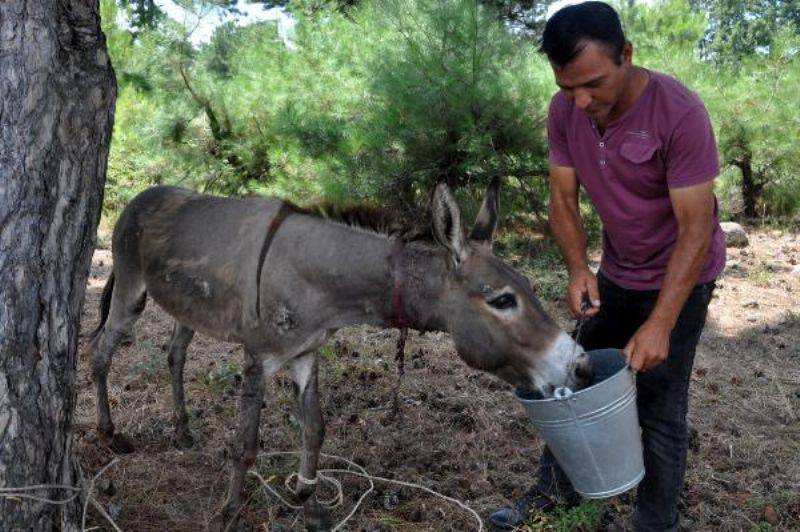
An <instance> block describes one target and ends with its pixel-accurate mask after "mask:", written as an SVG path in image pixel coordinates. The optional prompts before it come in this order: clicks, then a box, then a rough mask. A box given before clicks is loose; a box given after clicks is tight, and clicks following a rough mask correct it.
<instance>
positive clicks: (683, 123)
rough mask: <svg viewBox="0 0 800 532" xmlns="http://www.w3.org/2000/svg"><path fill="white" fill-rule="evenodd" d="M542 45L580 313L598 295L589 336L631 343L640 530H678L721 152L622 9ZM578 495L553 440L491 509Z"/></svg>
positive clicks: (690, 96) (561, 233) (554, 222)
mask: <svg viewBox="0 0 800 532" xmlns="http://www.w3.org/2000/svg"><path fill="white" fill-rule="evenodd" d="M542 49H543V51H544V53H545V54H546V55H547V57H548V59H549V60H550V64H551V66H552V68H553V72H554V74H555V79H556V83H557V84H558V86H559V87H560V88H561V90H560V91H559V92H558V93H557V94H556V95H555V96H554V97H553V99H552V101H551V104H550V111H549V117H548V139H549V144H550V226H551V228H552V231H553V234H554V235H555V238H556V241H557V242H558V245H559V248H560V249H561V252H562V254H563V256H564V260H565V262H566V265H567V268H568V270H569V285H568V288H567V303H568V305H569V309H570V311H571V313H572V315H573V316H574V317H576V318H577V317H579V316H580V315H581V302H582V301H583V300H584V299H588V300H589V302H590V303H591V305H590V306H589V308H588V310H586V312H585V316H586V317H588V318H590V319H589V320H588V321H587V322H586V323H585V325H584V326H583V332H582V333H581V338H580V339H579V340H580V342H581V343H582V344H583V346H584V348H585V349H587V350H591V349H598V348H606V347H616V348H619V349H624V351H625V355H626V357H627V358H628V361H629V363H630V365H631V367H632V368H633V370H634V371H636V372H637V376H636V380H637V388H638V397H637V406H638V411H639V421H640V423H641V426H642V441H643V444H644V462H645V477H644V480H643V481H642V482H641V483H640V484H639V487H638V493H637V497H636V508H635V512H634V517H633V521H634V527H635V529H636V530H637V531H651V530H653V531H655V530H658V531H665V530H670V531H672V530H678V520H679V517H678V498H679V495H680V492H681V487H682V485H683V476H684V472H685V469H686V451H687V446H688V436H687V426H686V413H687V408H688V389H689V379H690V376H691V370H692V363H693V360H694V354H695V347H696V345H697V341H698V339H699V337H700V333H701V332H702V329H703V326H704V324H705V319H706V311H707V308H708V304H709V301H710V299H711V292H712V290H713V288H714V279H715V278H716V277H717V275H718V274H719V273H720V272H721V271H722V269H723V267H724V265H725V241H724V235H723V233H722V231H721V229H720V227H719V222H718V216H717V205H716V199H715V197H714V192H713V186H714V178H715V177H716V175H717V174H718V171H719V167H718V156H717V148H716V143H715V140H714V134H713V131H712V128H711V124H710V121H709V118H708V113H707V112H706V109H705V107H704V105H703V103H702V102H701V101H700V99H699V98H698V97H697V96H696V95H695V94H694V93H692V92H691V91H689V90H688V89H686V88H685V87H684V86H683V85H681V84H680V83H679V82H678V81H676V80H675V79H673V78H671V77H669V76H666V75H664V74H660V73H657V72H653V71H649V70H646V69H644V68H642V67H638V66H634V65H633V64H632V62H631V60H632V56H633V46H632V45H631V43H630V42H628V41H626V40H625V36H624V34H623V32H622V27H621V25H620V21H619V17H618V16H617V13H616V12H615V11H614V10H613V9H612V8H611V7H609V6H608V5H606V4H604V3H602V2H586V3H583V4H579V5H574V6H570V7H566V8H564V9H562V10H560V11H559V12H557V13H556V14H555V15H553V17H551V18H550V20H549V21H548V22H547V25H546V27H545V30H544V35H543V38H542ZM579 185H580V186H583V187H584V189H585V190H586V193H587V195H588V197H589V199H590V200H591V202H592V204H593V205H594V207H595V209H596V211H597V213H598V215H599V216H600V219H601V221H602V222H603V258H602V261H601V265H600V271H599V273H598V274H597V276H595V275H594V274H593V273H592V271H591V270H590V269H589V266H588V261H587V258H586V236H585V233H584V230H583V227H582V224H581V218H580V212H579V208H578V187H579ZM577 500H578V497H577V494H576V493H575V492H574V490H573V489H572V486H571V485H570V484H569V481H568V480H567V479H566V477H565V476H564V474H563V472H562V471H561V469H560V467H559V466H558V464H557V463H556V461H555V459H554V458H553V455H552V454H551V453H550V452H549V450H548V449H545V451H544V453H543V454H542V457H541V461H540V464H539V471H538V479H537V482H536V485H535V486H534V487H533V488H532V489H530V490H529V491H528V492H527V493H526V494H525V495H524V496H523V497H522V498H521V499H520V500H518V501H517V502H516V503H515V504H514V505H513V506H512V507H508V508H503V509H501V510H498V511H497V512H495V513H494V514H492V515H491V517H490V521H491V522H492V523H493V524H495V525H496V526H499V527H501V528H513V527H515V526H517V525H519V524H521V523H522V522H524V520H525V519H526V518H527V517H528V515H529V514H530V513H531V512H533V511H547V510H549V509H551V508H552V507H553V506H554V505H555V504H556V503H558V502H561V503H567V504H574V503H576V502H577Z"/></svg>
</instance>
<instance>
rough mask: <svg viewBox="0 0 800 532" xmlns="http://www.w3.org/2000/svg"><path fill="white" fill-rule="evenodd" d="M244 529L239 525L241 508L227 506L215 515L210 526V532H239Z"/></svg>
mask: <svg viewBox="0 0 800 532" xmlns="http://www.w3.org/2000/svg"><path fill="white" fill-rule="evenodd" d="M242 529H243V527H242V526H241V525H240V524H239V508H238V507H234V506H229V505H225V507H224V508H223V509H222V510H221V511H220V512H218V513H217V514H215V515H214V517H213V518H212V519H211V522H210V523H209V524H208V530H209V531H210V532H239V531H240V530H242Z"/></svg>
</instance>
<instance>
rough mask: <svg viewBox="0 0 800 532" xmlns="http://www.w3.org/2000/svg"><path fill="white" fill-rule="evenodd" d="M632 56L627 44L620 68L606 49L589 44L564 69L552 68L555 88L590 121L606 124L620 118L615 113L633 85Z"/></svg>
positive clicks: (629, 46) (630, 48)
mask: <svg viewBox="0 0 800 532" xmlns="http://www.w3.org/2000/svg"><path fill="white" fill-rule="evenodd" d="M632 52H633V50H632V47H631V45H630V43H626V44H625V48H624V49H623V51H622V56H621V64H619V65H618V64H617V63H615V62H614V60H613V59H612V58H611V55H610V54H609V52H608V49H607V48H606V47H604V46H603V45H602V44H598V43H596V42H593V41H588V42H587V43H586V46H585V47H584V48H583V50H582V51H581V52H580V53H579V54H578V55H577V56H576V57H575V59H573V60H572V61H570V62H569V63H568V64H567V65H565V66H564V67H563V68H558V67H557V66H556V65H551V66H552V67H553V73H554V74H555V77H556V84H558V86H559V87H561V90H562V91H564V93H565V94H566V95H567V98H569V99H570V100H573V101H574V102H575V105H576V106H578V108H579V109H581V110H583V111H584V112H585V113H586V114H587V115H588V116H589V117H590V118H591V119H593V120H594V121H595V122H598V123H600V124H606V123H608V122H609V121H610V120H613V119H616V118H618V114H616V113H615V110H616V107H617V105H618V104H619V102H620V100H621V98H622V96H623V94H624V93H625V90H626V89H627V87H628V84H629V83H630V74H631V71H632V67H631V56H632Z"/></svg>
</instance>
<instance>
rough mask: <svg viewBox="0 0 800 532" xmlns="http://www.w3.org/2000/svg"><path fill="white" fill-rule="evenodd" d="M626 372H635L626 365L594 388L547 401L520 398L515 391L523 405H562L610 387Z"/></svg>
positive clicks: (516, 390) (517, 391) (518, 394)
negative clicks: (564, 402)
mask: <svg viewBox="0 0 800 532" xmlns="http://www.w3.org/2000/svg"><path fill="white" fill-rule="evenodd" d="M626 371H627V372H630V373H631V374H633V370H631V367H630V365H628V364H625V366H624V367H623V368H621V369H620V370H619V371H617V372H616V373H614V374H613V375H612V376H610V377H608V378H607V379H603V380H602V381H600V382H598V383H597V384H593V385H592V386H589V387H588V388H584V389H582V390H578V391H576V392H572V393H571V394H570V395H569V396H568V397H563V398H558V397H547V398H545V399H527V398H525V397H521V396H520V390H519V389H518V388H517V389H515V390H514V396H515V397H516V398H517V400H518V401H519V402H521V403H528V404H537V405H542V404H550V403H561V402H563V401H575V400H577V399H579V398H580V397H581V395H586V394H587V393H590V392H594V391H596V390H599V389H601V388H603V387H604V386H603V385H605V386H610V385H611V384H612V383H613V382H615V381H616V380H618V379H621V378H622V377H621V375H623V374H624V372H626ZM635 382H636V381H635V380H634V383H635ZM634 385H635V384H634Z"/></svg>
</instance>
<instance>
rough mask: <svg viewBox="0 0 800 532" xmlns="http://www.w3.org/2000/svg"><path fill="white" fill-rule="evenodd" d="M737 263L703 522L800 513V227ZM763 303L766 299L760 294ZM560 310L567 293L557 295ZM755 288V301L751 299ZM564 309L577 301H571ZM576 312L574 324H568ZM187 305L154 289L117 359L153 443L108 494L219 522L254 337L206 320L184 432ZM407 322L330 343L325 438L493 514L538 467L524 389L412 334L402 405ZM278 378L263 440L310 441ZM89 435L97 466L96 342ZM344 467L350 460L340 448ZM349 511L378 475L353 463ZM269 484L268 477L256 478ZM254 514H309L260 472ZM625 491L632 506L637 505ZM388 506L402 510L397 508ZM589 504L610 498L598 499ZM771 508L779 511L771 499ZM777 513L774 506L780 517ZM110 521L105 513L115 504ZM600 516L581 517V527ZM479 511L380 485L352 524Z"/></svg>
mask: <svg viewBox="0 0 800 532" xmlns="http://www.w3.org/2000/svg"><path fill="white" fill-rule="evenodd" d="M746 253H747V254H746V255H744V256H742V254H740V253H738V252H737V251H735V250H734V251H733V253H732V254H733V255H735V256H734V257H733V258H734V259H736V260H738V261H739V268H738V270H732V271H730V272H729V273H728V274H726V276H725V277H724V278H723V279H722V280H721V283H720V284H721V286H720V289H719V290H718V292H717V294H716V297H715V299H714V301H713V302H712V308H711V313H710V320H709V325H708V327H707V329H706V331H705V333H704V335H703V338H702V340H701V343H700V346H699V349H698V357H697V361H696V364H695V372H694V375H693V384H692V392H691V393H692V406H691V412H690V416H691V420H692V422H693V425H694V429H695V430H696V431H697V438H695V446H694V448H693V451H692V452H691V453H690V462H689V470H688V474H687V481H686V492H685V497H684V500H683V503H682V512H683V514H684V516H685V525H686V527H687V528H688V529H690V530H703V531H705V530H769V529H770V525H767V524H766V523H765V521H764V519H765V509H766V508H767V507H771V508H772V509H773V510H774V511H775V515H776V516H777V522H775V523H774V524H773V525H771V529H773V530H793V529H794V530H797V529H800V495H798V493H800V460H798V459H797V457H798V456H800V419H799V417H798V416H800V344H798V338H800V314H798V313H797V311H798V308H800V307H799V306H798V302H799V301H798V300H799V299H800V278H798V277H793V276H792V275H791V274H790V273H789V269H790V268H791V267H792V266H791V261H800V238H798V236H797V235H796V234H795V235H791V234H772V233H769V234H767V233H760V234H758V235H756V236H755V238H753V242H752V245H751V247H750V248H748V249H747V250H746ZM109 266H110V254H109V252H108V251H104V250H100V251H98V252H97V253H96V255H95V261H94V267H93V270H92V276H91V278H90V283H89V290H88V294H87V303H86V308H85V311H84V316H83V330H84V331H85V333H88V331H91V330H92V329H93V327H94V325H95V323H96V320H97V316H96V309H97V300H98V297H99V292H100V290H101V288H102V283H103V282H104V279H105V277H106V276H107V274H108V272H109ZM754 302H755V304H753V303H754ZM545 304H546V306H548V307H549V308H550V309H551V310H553V311H554V312H556V313H558V311H559V308H560V303H558V302H555V301H546V302H545ZM743 305H747V307H744V306H743ZM559 318H560V319H562V320H563V319H564V316H563V315H561V314H560V315H559ZM565 325H566V323H565ZM171 327H172V323H171V320H170V319H169V318H168V317H167V316H166V315H165V314H164V313H163V312H162V311H161V310H160V309H158V308H157V306H156V305H154V304H152V302H150V304H149V306H148V308H147V310H146V311H145V313H144V315H143V317H142V319H141V320H140V322H139V324H138V326H137V343H136V344H135V345H133V346H130V347H124V348H122V349H121V350H120V352H119V353H118V354H117V356H116V357H115V360H114V364H113V366H112V371H111V375H110V376H109V384H110V396H111V400H112V415H113V417H114V421H115V424H116V426H117V427H118V429H119V430H121V431H122V432H124V433H126V434H127V435H128V436H129V437H130V438H131V439H132V441H133V442H134V444H135V445H136V446H137V451H136V452H135V453H134V454H130V455H124V456H121V459H120V462H119V464H117V466H116V467H115V468H114V469H113V470H110V471H109V472H107V473H106V477H107V478H108V479H110V480H112V481H113V489H110V488H109V487H108V486H106V490H105V491H106V493H105V494H101V495H100V500H101V501H102V502H103V504H104V505H105V507H106V508H108V509H110V510H111V512H112V514H114V515H115V520H116V522H117V523H118V524H119V525H120V526H121V527H122V528H123V529H124V530H136V531H151V530H152V531H156V530H158V531H163V530H175V531H183V530H186V531H189V530H192V531H195V530H202V529H203V528H204V527H205V525H206V523H208V522H209V521H210V519H211V518H212V516H213V514H214V512H215V511H217V509H218V508H219V507H220V505H221V503H222V501H223V499H224V496H225V490H226V487H227V480H228V479H227V476H228V471H229V464H228V452H227V449H228V443H229V442H230V440H231V438H232V435H233V432H234V427H235V420H236V407H237V398H236V396H237V392H238V387H239V373H238V372H239V369H238V368H239V363H240V358H241V352H240V349H239V348H238V347H236V346H232V345H230V344H222V343H218V342H215V341H212V340H210V339H208V338H204V337H202V336H199V335H198V336H197V337H196V338H195V340H194V342H193V343H192V345H191V346H190V348H189V355H188V359H187V364H186V395H187V401H188V405H189V412H190V417H191V420H190V426H191V428H192V430H193V432H194V436H195V440H196V442H195V445H194V446H193V447H192V448H191V449H190V450H179V449H177V448H175V447H174V446H173V445H172V443H171V439H170V438H171V434H172V420H171V418H172V402H171V396H170V387H169V377H168V371H167V368H166V353H165V352H164V350H163V346H164V344H166V342H167V339H168V336H169V332H170V330H171ZM396 334H397V332H396V331H383V330H376V329H370V328H366V327H359V328H351V329H347V330H343V331H340V332H339V333H338V334H337V335H336V337H335V338H334V339H333V340H332V341H331V342H330V343H329V344H328V345H327V346H326V347H325V349H323V352H322V355H323V358H324V359H325V360H324V362H323V364H322V366H321V368H322V369H321V390H322V396H321V397H322V407H323V411H324V415H325V417H326V419H327V422H328V429H327V439H326V443H325V445H324V448H323V451H324V452H327V453H330V454H335V455H339V456H343V457H346V458H349V459H352V460H354V461H356V462H358V463H359V464H361V465H363V466H364V467H365V468H366V469H367V470H368V471H369V472H370V473H372V474H375V475H379V476H385V477H392V478H397V479H402V480H405V481H410V482H419V483H422V484H425V485H426V486H428V487H430V488H432V489H434V490H437V491H439V492H441V493H443V494H446V495H449V496H452V497H455V498H457V499H460V500H462V501H464V502H466V503H467V504H469V505H470V506H471V507H472V508H474V509H475V510H477V511H478V512H479V513H480V514H481V515H487V514H488V513H489V512H490V511H491V510H493V509H495V508H496V507H498V506H499V505H502V504H505V503H506V502H507V501H508V500H509V499H510V498H513V497H514V496H516V495H519V494H520V493H521V492H522V491H523V490H524V489H525V487H526V486H527V485H528V484H529V483H530V482H531V480H532V477H533V473H534V471H535V466H536V459H537V455H538V451H539V449H540V445H541V444H540V442H539V440H538V438H537V436H536V434H535V432H534V430H533V429H532V427H531V425H530V424H529V423H528V422H527V420H526V419H525V417H524V413H523V412H522V409H521V408H520V407H519V406H518V405H517V404H516V402H515V400H514V399H513V397H512V396H511V394H510V393H508V388H507V387H506V386H505V385H504V384H501V383H499V382H498V381H496V380H495V379H494V378H492V377H490V376H488V375H484V374H480V373H477V372H474V371H472V370H470V369H468V368H467V367H466V366H465V365H464V364H463V363H461V362H460V361H459V360H458V357H457V355H456V354H455V352H454V350H453V348H452V344H451V342H450V340H449V339H448V338H447V337H446V336H445V335H442V334H429V335H424V336H419V335H417V334H415V333H412V334H410V336H409V341H408V344H407V348H406V353H407V355H406V371H407V374H406V376H405V379H404V381H403V383H402V390H401V397H402V399H403V401H402V405H403V406H402V416H401V417H400V418H399V419H391V418H390V416H389V415H388V414H389V406H390V404H391V390H392V386H393V385H394V383H395V380H396V368H395V364H394V361H393V354H394V353H393V351H394V341H395V339H396ZM271 384H272V385H271V386H268V393H267V397H266V398H265V407H264V410H263V411H262V422H261V436H260V440H261V447H262V449H263V450H264V452H268V451H272V450H276V451H277V450H296V449H298V448H299V445H300V437H299V432H298V424H297V422H296V421H295V420H294V418H293V416H292V401H291V392H290V386H289V380H288V377H287V376H286V375H285V374H283V373H280V374H278V375H277V376H276V377H275V378H274V379H273V382H272V383H271ZM75 419H76V425H77V426H76V431H75V438H76V441H75V448H76V451H77V453H78V455H79V457H80V460H81V464H82V466H83V468H84V469H85V471H86V474H93V473H94V472H96V471H98V470H99V469H100V468H101V467H102V466H103V465H104V464H106V463H108V462H109V461H110V460H111V458H112V456H113V455H112V453H111V451H109V450H108V449H107V448H106V447H105V446H103V445H102V444H100V442H98V441H97V439H96V437H95V433H94V429H93V425H94V391H93V387H92V386H91V381H90V371H89V361H88V360H87V356H86V352H85V346H84V345H83V344H82V345H81V359H80V365H79V377H78V406H77V411H76V417H75ZM323 465H324V466H331V467H337V466H338V465H339V464H335V463H323ZM295 467H296V463H295V462H294V460H293V459H276V458H269V459H267V458H264V459H262V460H261V461H260V462H259V465H258V468H259V471H260V472H261V474H262V475H263V476H264V477H265V478H273V480H272V484H273V485H275V486H282V480H283V477H285V475H287V474H289V473H290V472H292V471H293V470H294V469H295ZM343 483H344V486H345V492H346V501H345V507H344V508H343V509H337V510H336V512H334V515H333V518H334V521H338V519H341V518H342V517H343V516H344V515H345V514H346V513H347V511H349V508H350V507H351V506H352V504H353V503H354V502H355V500H356V498H358V497H359V496H360V494H361V492H362V491H363V490H364V489H365V486H366V482H365V481H363V480H361V479H357V478H355V477H354V478H343ZM250 487H251V488H255V487H256V482H255V481H251V482H250ZM251 493H252V496H251V499H250V502H249V504H248V505H247V507H246V509H245V510H244V514H243V522H244V524H245V528H246V529H252V530H256V529H258V530H295V529H301V528H302V517H299V516H297V515H296V513H295V512H294V511H289V510H287V509H284V508H281V507H279V506H277V505H276V504H274V501H273V500H271V499H270V498H269V497H268V496H266V495H265V494H264V493H263V492H262V491H260V490H255V489H253V490H252V491H251ZM610 504H611V505H612V506H613V507H615V508H617V509H618V511H619V512H620V513H621V514H622V515H623V516H626V515H627V514H628V510H627V508H628V505H626V504H623V503H621V502H620V501H619V500H618V499H615V500H614V501H611V502H610ZM387 508H388V509H387ZM586 511H595V512H596V511H597V508H596V507H592V508H590V509H589V510H586ZM767 513H768V514H769V513H770V512H769V510H767ZM773 517H775V516H773V515H771V514H770V518H773ZM581 519H582V517H581V515H578V516H566V517H562V518H561V519H560V520H555V521H554V520H552V519H551V520H549V521H548V520H536V521H535V522H534V523H533V524H532V528H534V529H537V530H538V529H553V528H558V527H561V528H567V529H569V528H570V527H573V525H571V524H570V523H573V524H574V523H580V522H581ZM92 523H93V525H95V526H97V527H99V528H101V529H103V527H105V524H104V522H103V520H102V518H99V516H97V515H94V516H93V519H92ZM580 526H585V525H578V524H575V525H574V527H580ZM472 528H474V524H473V521H471V517H470V515H469V514H468V513H466V512H464V511H462V510H459V509H458V508H457V507H455V506H453V505H449V504H447V503H445V502H443V501H440V500H438V499H436V498H434V497H432V496H430V495H427V494H424V493H421V492H418V491H414V490H411V489H409V488H402V489H398V488H395V487H391V486H386V485H378V486H377V492H376V493H374V494H373V495H371V496H370V497H369V498H368V499H367V500H366V501H365V503H364V505H363V506H362V508H361V510H360V511H359V512H358V513H357V514H356V516H355V517H354V519H353V520H352V521H351V522H350V523H349V524H348V530H365V531H366V530H368V531H377V530H398V531H400V530H408V531H410V530H415V531H416V530H467V529H472Z"/></svg>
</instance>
